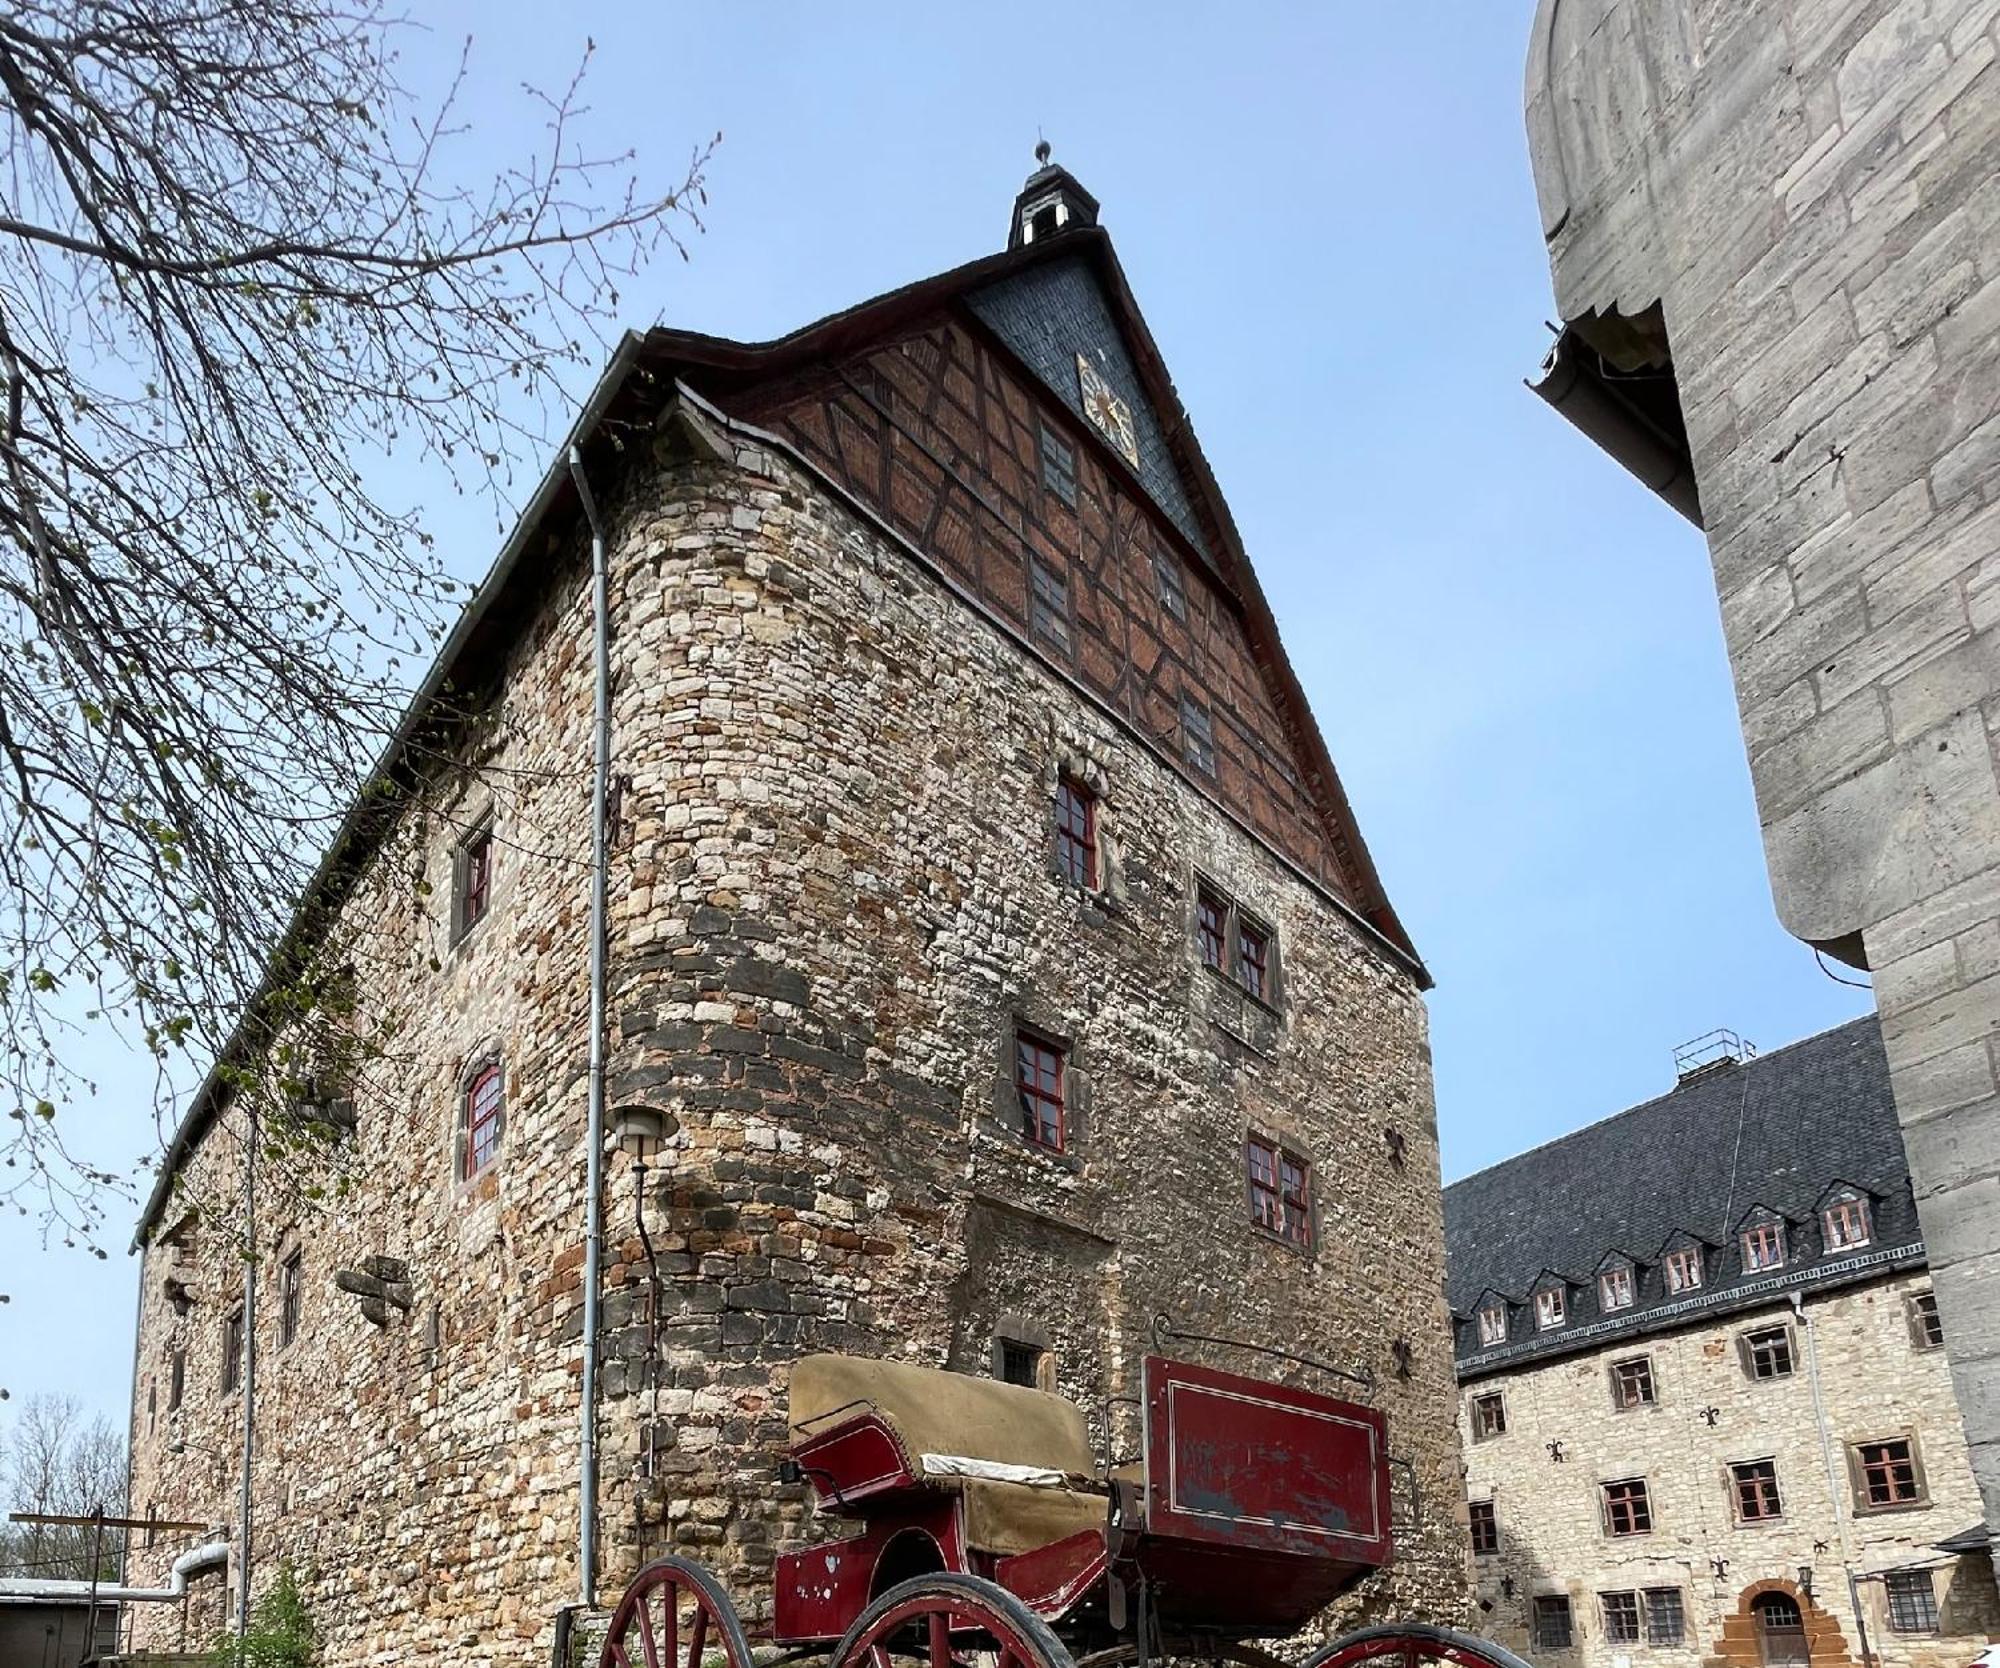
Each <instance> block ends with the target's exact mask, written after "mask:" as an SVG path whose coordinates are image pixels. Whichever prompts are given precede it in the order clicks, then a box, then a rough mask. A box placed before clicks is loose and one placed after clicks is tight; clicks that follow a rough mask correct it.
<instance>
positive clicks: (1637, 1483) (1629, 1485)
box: [1604, 1477, 1653, 1535]
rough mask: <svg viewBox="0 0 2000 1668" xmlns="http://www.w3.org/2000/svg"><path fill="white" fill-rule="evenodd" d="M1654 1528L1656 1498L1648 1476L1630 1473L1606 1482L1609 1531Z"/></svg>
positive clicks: (1645, 1532)
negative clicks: (1622, 1479) (1651, 1491)
mask: <svg viewBox="0 0 2000 1668" xmlns="http://www.w3.org/2000/svg"><path fill="white" fill-rule="evenodd" d="M1652 1530H1653V1502H1652V1499H1651V1497H1650V1496H1649V1495H1648V1494H1647V1493H1646V1484H1645V1480H1644V1479H1643V1478H1640V1477H1629V1478H1626V1479H1625V1480H1624V1481H1622V1482H1616V1483H1606V1484H1605V1485H1604V1532H1605V1533H1606V1534H1607V1535H1648V1534H1651V1533H1652Z"/></svg>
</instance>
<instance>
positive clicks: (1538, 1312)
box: [1535, 1286, 1566, 1332]
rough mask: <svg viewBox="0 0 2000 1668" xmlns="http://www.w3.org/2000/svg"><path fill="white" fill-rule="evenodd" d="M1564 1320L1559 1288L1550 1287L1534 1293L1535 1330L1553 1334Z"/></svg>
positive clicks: (1560, 1288)
mask: <svg viewBox="0 0 2000 1668" xmlns="http://www.w3.org/2000/svg"><path fill="white" fill-rule="evenodd" d="M1565 1318H1566V1312H1565V1310H1564V1307H1563V1290H1562V1287H1560V1286H1550V1287H1548V1288H1546V1289H1545V1290H1543V1291H1538V1292H1536V1293H1535V1330H1536V1331H1537V1332H1553V1331H1554V1330H1555V1329H1556V1328H1557V1327H1559V1326H1561V1325H1562V1323H1563V1321H1564V1319H1565Z"/></svg>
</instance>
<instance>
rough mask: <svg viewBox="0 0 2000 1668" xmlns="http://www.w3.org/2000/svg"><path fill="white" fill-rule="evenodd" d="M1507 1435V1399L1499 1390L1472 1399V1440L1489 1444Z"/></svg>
mask: <svg viewBox="0 0 2000 1668" xmlns="http://www.w3.org/2000/svg"><path fill="white" fill-rule="evenodd" d="M1506 1434H1507V1398H1506V1397H1505V1396H1503V1395H1502V1394H1501V1393H1500V1392H1499V1391H1498V1390H1489V1391H1487V1392H1486V1394H1485V1395H1483V1396H1474V1397H1473V1398H1472V1440H1473V1441H1474V1442H1488V1441H1491V1440H1492V1439H1493V1438H1494V1437H1496V1436H1505V1435H1506Z"/></svg>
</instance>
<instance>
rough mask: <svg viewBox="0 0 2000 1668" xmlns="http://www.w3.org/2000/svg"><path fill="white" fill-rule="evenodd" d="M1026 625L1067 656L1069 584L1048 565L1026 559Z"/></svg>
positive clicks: (1032, 558) (1031, 558) (1033, 559)
mask: <svg viewBox="0 0 2000 1668" xmlns="http://www.w3.org/2000/svg"><path fill="white" fill-rule="evenodd" d="M1028 623H1029V625H1030V626H1031V627H1032V628H1033V630H1034V634H1035V635H1036V636H1037V637H1039V638H1040V639H1041V640H1042V641H1043V642H1045V643H1047V644H1048V645H1049V646H1050V647H1051V648H1053V649H1055V650H1057V651H1058V652H1059V653H1062V654H1068V653H1069V582H1068V581H1067V580H1066V579H1064V578H1063V577H1062V575H1061V574H1059V573H1057V572H1056V571H1055V569H1054V568H1052V567H1050V566H1049V565H1048V563H1046V562H1042V561H1038V560H1036V559H1035V558H1034V557H1032V556H1031V557H1029V558H1028Z"/></svg>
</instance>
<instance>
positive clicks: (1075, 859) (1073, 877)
mask: <svg viewBox="0 0 2000 1668" xmlns="http://www.w3.org/2000/svg"><path fill="white" fill-rule="evenodd" d="M1056 867H1057V868H1058V869H1060V870H1061V871H1062V875H1063V878H1064V879H1065V880H1067V881H1068V882H1069V883H1070V884H1071V885H1072V886H1081V887H1082V888H1083V889H1084V890H1085V891H1086V892H1094V891H1096V890H1097V796H1096V795H1095V794H1094V793H1092V792H1091V791H1090V790H1089V789H1088V788H1086V787H1085V786H1084V785H1083V784H1082V783H1081V782H1079V781H1076V780H1075V779H1074V778H1073V777H1070V776H1059V777H1057V778H1056Z"/></svg>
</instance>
